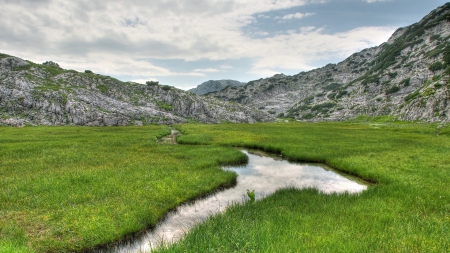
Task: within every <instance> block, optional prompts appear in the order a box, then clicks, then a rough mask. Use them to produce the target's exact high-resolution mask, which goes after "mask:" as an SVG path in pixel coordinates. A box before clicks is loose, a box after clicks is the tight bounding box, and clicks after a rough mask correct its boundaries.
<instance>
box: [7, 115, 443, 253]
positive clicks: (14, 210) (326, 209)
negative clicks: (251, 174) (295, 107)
mask: <svg viewBox="0 0 450 253" xmlns="http://www.w3.org/2000/svg"><path fill="white" fill-rule="evenodd" d="M177 128H178V129H180V130H181V132H182V133H183V134H184V135H182V136H179V137H178V142H179V143H182V144H184V145H160V144H157V142H156V138H157V137H161V136H164V135H168V134H169V132H170V131H169V129H168V128H167V127H165V126H152V125H149V126H145V127H103V128H94V127H25V128H6V127H3V128H0V129H1V131H0V146H1V149H0V179H1V180H0V188H1V189H2V191H0V252H65V251H79V250H82V249H85V248H89V247H92V246H95V245H99V244H104V243H107V242H111V241H116V240H119V239H120V238H123V237H125V236H126V235H129V234H130V233H134V232H138V231H141V230H142V229H144V228H145V227H147V226H149V225H151V224H155V223H156V222H157V221H158V219H159V218H161V217H162V216H163V215H164V214H165V213H166V212H167V210H169V209H170V208H173V207H174V206H176V205H178V204H179V203H181V202H184V201H186V200H188V199H191V198H194V197H196V196H198V195H201V194H205V193H207V192H209V191H211V190H213V189H215V188H216V187H218V186H220V185H224V184H229V183H232V182H233V181H234V180H235V174H233V173H227V172H224V171H222V170H221V169H219V167H218V166H219V165H221V164H230V163H237V162H242V161H245V160H246V158H245V157H244V156H243V155H242V154H241V153H239V152H238V151H236V150H234V149H232V148H229V147H231V146H240V147H247V148H258V149H261V150H265V151H269V152H273V153H281V154H283V156H284V157H287V158H289V159H291V160H297V161H314V162H323V163H326V164H328V165H330V166H332V167H334V168H337V169H339V170H341V171H344V172H347V173H349V174H353V175H357V176H359V177H361V178H363V179H366V180H369V181H371V182H375V183H376V184H375V185H372V186H370V187H369V189H368V190H366V191H365V192H363V193H361V194H359V195H348V194H342V195H325V194H321V193H319V192H317V191H316V190H314V189H306V190H296V189H285V190H280V191H278V192H277V193H275V194H274V195H272V196H270V197H267V198H265V199H263V200H261V201H256V202H254V203H247V204H245V205H242V206H241V205H237V206H233V207H231V208H229V209H228V210H227V211H226V212H225V213H224V214H220V215H217V216H215V217H212V218H209V219H208V220H207V222H205V223H203V224H201V225H199V226H198V227H196V228H194V229H193V230H192V231H191V232H189V233H188V234H187V236H186V237H185V238H184V239H182V240H181V241H180V242H179V243H177V244H175V245H172V246H169V247H168V248H161V249H159V250H158V251H157V252H448V251H449V250H450V237H449V236H448V235H449V234H450V187H448V185H450V128H449V127H442V128H438V127H437V125H435V124H419V123H408V122H398V121H394V120H393V119H392V118H390V117H377V118H370V117H359V118H358V119H355V120H354V121H352V122H345V123H333V122H328V123H264V124H220V125H201V124H185V125H180V126H177ZM221 146H222V147H221Z"/></svg>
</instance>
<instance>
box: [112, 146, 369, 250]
mask: <svg viewBox="0 0 450 253" xmlns="http://www.w3.org/2000/svg"><path fill="white" fill-rule="evenodd" d="M243 152H244V153H245V154H247V156H248V157H249V162H248V164H247V165H246V166H240V167H226V168H224V169H225V170H231V171H235V172H236V173H237V174H238V178H237V185H236V186H235V187H234V188H230V189H227V190H224V191H221V192H217V193H216V194H214V195H211V196H209V197H207V198H204V199H201V200H198V201H196V202H195V203H191V204H184V205H182V206H180V207H178V208H177V211H176V212H172V213H170V214H169V215H168V217H167V218H166V219H165V220H164V221H163V222H161V223H160V224H158V226H157V227H156V228H155V229H153V230H151V231H149V232H148V233H147V234H144V235H143V236H141V237H140V238H136V240H135V241H133V242H131V243H127V244H122V245H120V246H117V248H113V249H109V250H108V251H107V252H142V251H150V250H151V248H155V247H157V246H158V245H160V243H161V241H164V243H166V244H167V243H171V242H174V241H176V240H177V239H179V238H180V237H181V236H182V235H183V234H184V233H185V232H187V231H188V230H189V229H190V228H192V227H193V226H194V225H196V224H198V223H200V222H202V221H203V220H205V219H206V218H207V217H209V216H211V215H213V214H215V213H218V212H222V211H224V210H225V208H226V207H227V206H229V205H230V204H232V203H235V202H243V201H245V200H246V199H247V198H248V197H247V196H246V194H247V189H250V190H255V195H256V199H257V200H258V199H261V198H263V197H265V196H268V195H270V194H272V193H274V192H275V191H276V190H277V189H280V188H286V187H292V186H293V187H297V188H307V187H314V188H316V189H318V190H319V191H321V192H324V193H335V192H336V193H343V192H350V193H357V192H361V191H363V190H365V189H366V188H367V187H366V186H365V185H361V184H358V183H356V182H353V181H351V180H349V179H347V178H345V177H343V176H341V175H339V174H336V173H335V172H333V171H330V170H325V169H324V168H323V167H318V166H317V165H310V164H295V163H290V162H288V161H285V160H274V159H273V158H270V157H264V156H258V155H253V154H249V153H248V152H247V151H243Z"/></svg>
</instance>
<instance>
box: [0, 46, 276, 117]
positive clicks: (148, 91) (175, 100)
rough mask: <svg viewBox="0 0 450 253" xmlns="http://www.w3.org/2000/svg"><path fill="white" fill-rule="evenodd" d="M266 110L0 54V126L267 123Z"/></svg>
mask: <svg viewBox="0 0 450 253" xmlns="http://www.w3.org/2000/svg"><path fill="white" fill-rule="evenodd" d="M271 120H273V118H272V117H271V116H270V115H268V114H267V113H265V112H261V111H258V110H255V109H251V108H249V107H247V106H243V105H240V104H236V103H229V102H225V101H220V100H218V99H215V98H205V97H199V96H197V95H195V94H192V93H190V92H186V91H182V90H179V89H176V88H174V87H171V86H165V85H158V84H155V83H152V82H149V84H148V85H142V84H137V83H131V82H127V83H126V82H121V81H119V80H116V79H114V78H111V77H108V76H102V75H97V74H94V73H92V72H91V71H86V73H79V72H77V71H74V70H64V69H62V68H60V67H59V66H58V64H56V63H54V62H46V63H44V64H35V63H32V62H30V61H25V60H22V59H20V58H17V57H13V56H9V55H5V54H0V125H14V126H22V125H24V124H31V125H87V126H114V125H130V124H134V125H141V124H148V123H158V124H173V123H184V122H189V121H197V122H202V123H220V122H256V121H271Z"/></svg>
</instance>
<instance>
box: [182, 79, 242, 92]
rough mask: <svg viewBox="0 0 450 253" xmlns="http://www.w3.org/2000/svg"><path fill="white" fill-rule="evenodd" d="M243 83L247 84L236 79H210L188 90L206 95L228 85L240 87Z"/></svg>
mask: <svg viewBox="0 0 450 253" xmlns="http://www.w3.org/2000/svg"><path fill="white" fill-rule="evenodd" d="M243 85H245V83H242V82H239V81H235V80H209V81H206V82H204V83H202V84H200V85H198V86H197V87H196V88H193V89H190V90H188V91H190V92H192V93H195V94H197V95H204V94H207V93H210V92H216V91H221V90H223V89H224V88H225V87H227V86H231V87H239V86H243Z"/></svg>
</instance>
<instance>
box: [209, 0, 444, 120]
mask: <svg viewBox="0 0 450 253" xmlns="http://www.w3.org/2000/svg"><path fill="white" fill-rule="evenodd" d="M449 13H450V3H447V4H445V5H443V6H441V7H439V8H437V9H436V10H434V11H432V12H431V13H430V14H429V15H427V16H426V17H424V18H423V19H422V20H421V21H420V22H419V23H416V24H414V25H411V26H409V27H405V28H401V29H398V30H397V31H396V32H395V33H394V34H393V35H392V37H391V38H390V39H389V40H388V42H386V43H384V44H382V45H380V46H378V47H373V48H368V49H365V50H363V51H361V52H358V53H355V54H353V55H352V56H350V57H349V58H347V59H346V60H344V61H342V62H340V63H338V64H329V65H327V66H325V67H322V68H319V69H315V70H312V71H308V72H301V73H299V74H297V75H294V76H285V75H282V74H281V75H275V76H273V77H271V78H267V79H260V80H255V81H251V82H249V83H247V84H246V85H245V86H243V87H227V88H225V89H224V90H222V91H219V92H215V93H210V94H208V96H210V97H216V98H219V99H222V100H224V101H234V102H237V103H241V104H244V105H248V106H250V107H253V108H258V109H260V110H263V111H266V112H268V113H270V114H272V115H277V116H280V117H291V118H295V119H297V120H304V121H319V120H345V119H349V118H354V117H356V116H359V115H371V116H376V115H390V116H393V117H396V118H399V119H403V120H421V121H429V122H449V121H450V111H449V107H448V105H449V99H450V97H449V95H448V94H449V88H450V83H449V73H450V70H447V71H446V70H445V69H446V68H447V69H449V65H450V62H449V61H450V60H447V61H446V60H445V59H444V58H445V55H448V57H449V58H450V14H449ZM447 59H448V58H447ZM439 64H442V66H441V67H439Z"/></svg>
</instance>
